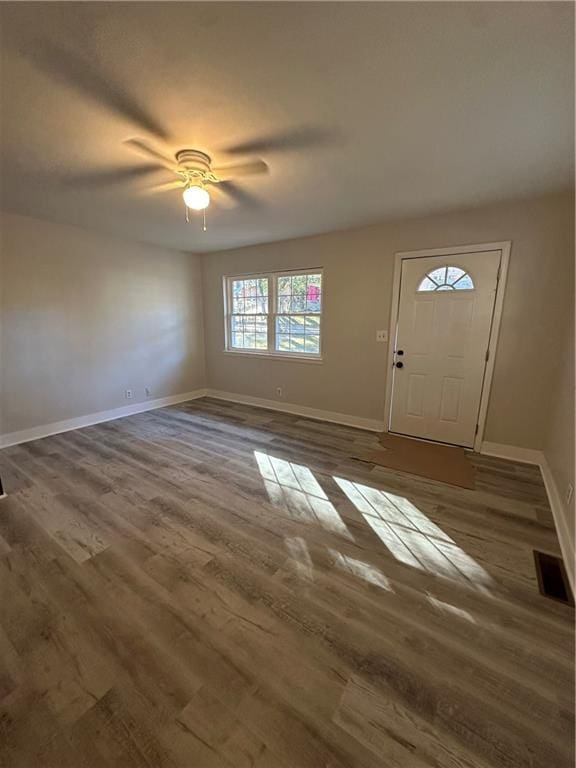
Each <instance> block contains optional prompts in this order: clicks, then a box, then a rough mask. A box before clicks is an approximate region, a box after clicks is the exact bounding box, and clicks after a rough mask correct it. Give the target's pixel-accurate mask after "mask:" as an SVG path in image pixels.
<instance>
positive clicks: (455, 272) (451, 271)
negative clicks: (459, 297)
mask: <svg viewBox="0 0 576 768" xmlns="http://www.w3.org/2000/svg"><path fill="white" fill-rule="evenodd" d="M463 274H464V270H463V269H460V267H448V274H447V276H446V282H447V283H448V285H452V284H453V283H455V282H456V280H458V278H460V277H462V275H463Z"/></svg>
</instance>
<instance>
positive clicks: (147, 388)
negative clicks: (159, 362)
mask: <svg viewBox="0 0 576 768" xmlns="http://www.w3.org/2000/svg"><path fill="white" fill-rule="evenodd" d="M144 391H145V392H146V397H150V395H151V394H152V390H151V389H150V387H144Z"/></svg>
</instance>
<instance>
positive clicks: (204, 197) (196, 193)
mask: <svg viewBox="0 0 576 768" xmlns="http://www.w3.org/2000/svg"><path fill="white" fill-rule="evenodd" d="M182 197H183V198H184V202H185V203H186V205H187V206H188V208H192V209H193V210H195V211H201V210H203V209H204V208H208V206H209V205H210V195H209V194H208V192H207V191H206V190H205V189H204V187H198V186H191V187H186V189H185V190H184V192H183V195H182Z"/></svg>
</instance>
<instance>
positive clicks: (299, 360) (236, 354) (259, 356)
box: [222, 349, 324, 365]
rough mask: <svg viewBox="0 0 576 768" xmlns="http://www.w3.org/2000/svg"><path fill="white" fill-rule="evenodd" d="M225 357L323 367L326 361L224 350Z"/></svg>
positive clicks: (316, 358) (311, 357)
mask: <svg viewBox="0 0 576 768" xmlns="http://www.w3.org/2000/svg"><path fill="white" fill-rule="evenodd" d="M222 352H223V354H225V355H232V356H233V357H250V358H257V359H260V360H287V361H290V362H291V363H312V364H313V365H322V363H323V362H324V360H323V359H322V358H321V357H319V356H316V355H315V356H312V355H310V357H304V355H283V354H274V353H271V352H240V350H233V349H224V350H222Z"/></svg>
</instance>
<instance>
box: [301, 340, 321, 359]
mask: <svg viewBox="0 0 576 768" xmlns="http://www.w3.org/2000/svg"><path fill="white" fill-rule="evenodd" d="M304 351H305V352H309V353H310V354H313V355H318V354H319V353H320V336H305V338H304Z"/></svg>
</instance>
